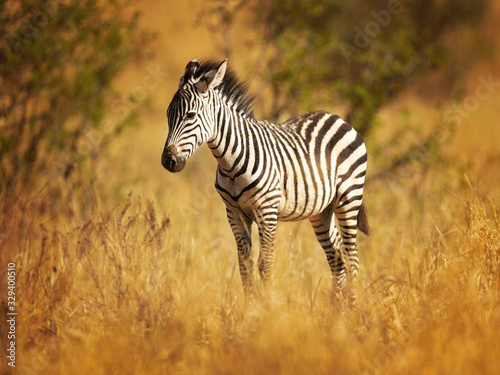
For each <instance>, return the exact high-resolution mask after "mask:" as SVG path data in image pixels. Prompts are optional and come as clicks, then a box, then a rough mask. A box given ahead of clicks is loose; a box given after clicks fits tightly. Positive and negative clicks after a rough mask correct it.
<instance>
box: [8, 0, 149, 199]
mask: <svg viewBox="0 0 500 375" xmlns="http://www.w3.org/2000/svg"><path fill="white" fill-rule="evenodd" d="M127 5H128V1H126V0H125V1H123V0H120V1H105V2H102V1H98V0H84V1H33V0H23V1H2V3H1V4H0V37H1V38H0V40H1V42H0V181H1V185H2V186H1V188H2V189H7V190H13V189H14V188H15V186H16V185H19V184H27V185H30V184H31V183H32V182H33V180H34V179H35V178H36V176H39V175H40V174H45V173H49V172H51V173H52V172H57V173H59V174H64V175H65V177H67V175H69V174H70V172H71V171H72V170H73V168H75V167H76V168H78V167H81V165H82V162H83V161H84V160H88V159H95V158H96V156H97V154H98V153H99V152H101V151H102V150H103V149H104V148H105V145H106V143H107V142H106V141H107V140H109V139H110V138H112V137H113V136H114V135H115V134H116V133H117V132H119V131H120V130H121V129H123V127H124V126H126V125H127V124H129V123H130V122H131V120H133V118H134V116H135V113H134V111H131V112H129V113H128V114H127V116H123V117H122V118H118V119H117V120H116V121H115V122H112V121H110V120H109V119H107V116H108V114H109V102H110V101H111V100H112V99H113V98H116V96H117V94H116V93H115V92H113V89H112V84H113V81H114V80H115V78H116V77H117V75H118V74H119V73H120V72H121V71H122V70H123V68H124V67H125V65H126V63H127V62H128V61H129V60H130V58H131V57H132V56H134V55H135V56H138V55H139V54H140V53H141V51H142V50H143V48H144V44H145V42H147V40H148V39H149V36H148V35H147V34H146V33H144V32H142V31H141V30H139V29H138V26H137V22H138V16H139V15H138V13H134V14H128V13H126V9H127ZM129 13H130V12H129ZM87 178H88V174H87Z"/></svg>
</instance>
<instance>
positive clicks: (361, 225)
mask: <svg viewBox="0 0 500 375" xmlns="http://www.w3.org/2000/svg"><path fill="white" fill-rule="evenodd" d="M358 229H359V230H360V231H361V232H363V233H364V234H366V235H367V236H369V235H370V226H369V225H368V215H367V211H366V207H365V204H364V203H362V204H361V207H360V209H359V212H358Z"/></svg>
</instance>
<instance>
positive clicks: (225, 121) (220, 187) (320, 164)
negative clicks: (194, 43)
mask: <svg viewBox="0 0 500 375" xmlns="http://www.w3.org/2000/svg"><path fill="white" fill-rule="evenodd" d="M248 91H249V90H248V85H247V84H246V83H243V82H241V81H240V80H239V79H238V78H237V76H236V74H235V73H234V72H233V71H232V70H231V69H227V59H226V60H224V61H222V62H216V61H214V60H207V61H202V62H198V61H197V60H196V59H194V60H192V61H190V62H189V63H188V64H187V66H186V69H185V71H184V74H183V75H182V77H181V79H180V81H179V87H178V90H177V92H176V93H175V94H174V96H173V99H172V101H171V103H170V105H169V106H168V109H167V113H166V115H167V120H168V135H167V140H166V143H165V147H164V149H163V153H162V157H161V163H162V165H163V167H164V168H165V169H167V170H168V171H170V172H179V171H181V170H182V169H183V168H184V166H185V165H186V160H187V159H188V158H189V157H190V156H191V155H192V154H193V153H194V152H195V151H196V150H197V149H198V148H199V147H200V146H201V145H202V144H204V143H207V144H208V146H209V148H210V150H211V151H212V154H213V155H214V156H215V159H216V160H217V162H218V167H217V174H216V178H215V188H216V190H217V191H218V193H219V195H220V196H221V197H222V200H223V201H224V203H225V205H226V213H227V218H228V221H229V224H230V226H231V229H232V231H233V234H234V238H235V240H236V245H237V250H238V265H239V271H240V275H241V279H242V284H243V288H244V290H245V291H246V292H247V293H249V294H252V293H253V290H254V285H255V284H254V277H253V268H254V260H253V257H252V235H251V225H252V223H253V222H254V223H256V225H257V228H258V233H259V242H260V253H259V256H258V270H259V274H260V278H261V280H262V281H263V284H264V285H266V281H268V280H269V278H270V271H271V265H272V261H273V245H274V240H275V234H276V227H277V223H278V221H297V220H303V219H309V221H310V222H311V224H312V226H313V229H314V232H315V234H316V237H317V240H318V241H319V243H320V245H321V246H322V247H323V249H324V251H325V253H326V257H327V260H328V264H329V265H330V269H331V272H332V275H333V284H334V293H335V296H336V297H337V298H338V299H339V300H341V301H348V302H353V301H354V302H355V296H354V292H353V290H352V288H351V287H350V286H351V285H352V284H351V280H352V281H354V280H355V278H356V274H357V273H358V269H359V261H358V253H357V245H356V235H357V230H358V229H359V230H361V232H363V233H364V234H366V235H369V226H368V218H367V211H366V209H365V206H364V204H363V202H362V199H363V186H364V181H365V175H366V166H367V152H366V147H365V144H364V142H363V139H362V138H361V136H360V135H359V134H358V133H357V132H356V131H355V130H354V129H353V128H352V126H351V125H349V124H348V123H347V122H345V121H344V120H342V118H340V116H338V115H333V114H330V113H328V112H326V111H317V112H310V113H307V114H303V115H300V116H297V117H293V118H290V119H289V120H287V121H285V122H284V123H282V124H273V123H270V122H267V121H259V120H256V119H255V117H254V115H253V110H252V106H253V101H254V97H253V96H250V95H249V94H248ZM335 218H336V219H335ZM336 220H337V222H338V225H337V224H336ZM347 279H349V280H348V281H346V280H347Z"/></svg>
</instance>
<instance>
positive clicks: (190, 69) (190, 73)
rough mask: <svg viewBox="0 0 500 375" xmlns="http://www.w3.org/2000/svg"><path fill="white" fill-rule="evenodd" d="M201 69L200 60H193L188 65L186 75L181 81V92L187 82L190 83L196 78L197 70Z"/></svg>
mask: <svg viewBox="0 0 500 375" xmlns="http://www.w3.org/2000/svg"><path fill="white" fill-rule="evenodd" d="M199 67H200V64H199V63H198V60H196V59H193V60H191V61H190V62H188V64H187V65H186V70H184V74H183V75H182V77H181V80H180V81H179V90H180V89H181V88H182V86H183V85H184V83H185V82H187V81H189V79H190V78H191V77H193V76H194V73H196V70H197V69H198V68H199Z"/></svg>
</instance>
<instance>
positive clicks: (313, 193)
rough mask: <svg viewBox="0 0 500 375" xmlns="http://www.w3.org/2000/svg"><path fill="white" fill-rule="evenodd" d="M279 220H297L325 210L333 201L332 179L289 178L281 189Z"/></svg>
mask: <svg viewBox="0 0 500 375" xmlns="http://www.w3.org/2000/svg"><path fill="white" fill-rule="evenodd" d="M281 195H282V199H281V202H280V205H279V208H278V220H280V221H297V220H303V219H307V218H309V217H311V216H314V215H317V214H319V213H321V212H323V211H324V210H325V209H326V208H327V207H328V205H329V204H330V203H331V202H332V200H333V197H334V194H333V183H332V182H330V179H326V181H323V180H321V179H319V178H318V177H315V178H314V179H313V178H311V179H307V180H306V179H302V180H300V181H297V180H296V179H293V178H291V179H288V181H286V182H285V183H284V184H283V186H282V191H281Z"/></svg>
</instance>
